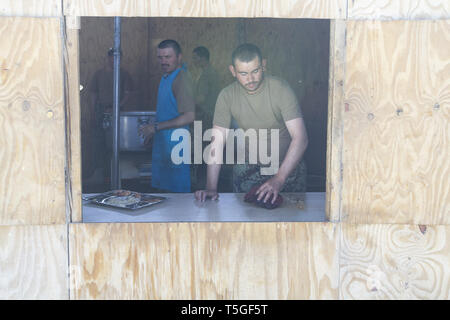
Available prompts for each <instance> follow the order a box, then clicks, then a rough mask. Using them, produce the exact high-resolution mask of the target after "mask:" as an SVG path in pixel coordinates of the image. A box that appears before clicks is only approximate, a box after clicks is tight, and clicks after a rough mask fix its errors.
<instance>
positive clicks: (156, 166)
mask: <svg viewBox="0 0 450 320" xmlns="http://www.w3.org/2000/svg"><path fill="white" fill-rule="evenodd" d="M157 58H158V61H159V63H160V65H161V69H162V71H163V76H162V78H161V81H160V83H159V89H158V98H157V104H156V122H155V123H153V124H148V125H144V126H142V127H141V128H140V129H139V133H140V134H141V135H142V136H143V137H144V143H145V144H147V143H148V142H149V141H150V139H152V138H153V143H152V187H154V188H156V189H157V190H158V191H160V192H190V190H191V176H190V175H191V172H190V165H189V164H186V163H181V164H174V163H173V161H172V159H171V152H172V149H173V147H174V146H175V145H177V144H178V143H180V142H181V139H182V138H180V140H179V141H172V140H171V135H172V132H173V131H174V130H175V129H177V128H185V129H186V130H189V125H190V124H191V123H193V122H194V118H195V101H194V94H193V84H192V77H191V76H190V74H189V72H188V71H187V69H186V66H185V64H184V63H183V60H182V52H181V47H180V45H179V44H178V43H177V42H176V41H175V40H171V39H168V40H164V41H162V42H160V43H159V45H158V48H157Z"/></svg>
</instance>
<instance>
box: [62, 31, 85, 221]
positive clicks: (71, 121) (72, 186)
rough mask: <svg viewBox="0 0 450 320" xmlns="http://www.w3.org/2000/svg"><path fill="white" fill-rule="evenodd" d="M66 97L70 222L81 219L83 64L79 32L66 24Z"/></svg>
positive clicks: (67, 189) (67, 201)
mask: <svg viewBox="0 0 450 320" xmlns="http://www.w3.org/2000/svg"><path fill="white" fill-rule="evenodd" d="M64 50H65V51H64V58H65V59H64V63H65V75H64V76H65V77H66V78H65V84H66V88H65V94H66V103H67V105H66V117H67V119H68V121H67V123H66V139H67V149H68V150H67V159H66V161H67V168H68V170H67V172H68V179H67V183H66V196H67V198H66V199H67V200H66V205H67V209H68V212H69V214H70V216H71V217H70V219H71V220H70V221H71V222H80V221H81V219H82V217H81V210H82V209H81V207H82V201H81V195H82V188H81V131H80V129H81V124H80V117H81V115H80V64H79V52H80V51H79V36H78V30H77V29H69V27H68V25H67V24H66V31H65V46H64Z"/></svg>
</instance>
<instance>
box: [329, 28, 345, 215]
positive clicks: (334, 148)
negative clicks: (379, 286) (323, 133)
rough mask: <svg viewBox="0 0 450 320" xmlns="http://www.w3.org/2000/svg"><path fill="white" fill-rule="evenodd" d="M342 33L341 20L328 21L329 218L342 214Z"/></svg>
mask: <svg viewBox="0 0 450 320" xmlns="http://www.w3.org/2000/svg"><path fill="white" fill-rule="evenodd" d="M345 32H346V23H345V22H344V21H340V20H336V21H332V22H331V25H330V67H329V81H328V88H329V89H328V128H327V168H326V170H327V172H326V181H327V182H326V188H327V189H326V196H327V198H326V206H325V210H326V217H327V220H328V221H339V220H340V213H341V197H342V140H343V133H342V131H343V113H344V110H343V104H344V77H345Z"/></svg>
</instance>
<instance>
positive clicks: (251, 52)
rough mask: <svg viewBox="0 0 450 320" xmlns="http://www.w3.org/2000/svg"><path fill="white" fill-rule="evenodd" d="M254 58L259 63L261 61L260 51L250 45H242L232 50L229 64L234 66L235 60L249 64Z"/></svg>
mask: <svg viewBox="0 0 450 320" xmlns="http://www.w3.org/2000/svg"><path fill="white" fill-rule="evenodd" d="M255 57H258V58H259V61H262V54H261V50H259V48H258V47H257V46H255V45H254V44H252V43H244V44H241V45H240V46H239V47H237V48H236V49H234V51H233V54H232V55H231V64H232V65H233V66H234V62H235V61H236V59H239V61H242V62H250V61H252V60H253V59H254V58H255Z"/></svg>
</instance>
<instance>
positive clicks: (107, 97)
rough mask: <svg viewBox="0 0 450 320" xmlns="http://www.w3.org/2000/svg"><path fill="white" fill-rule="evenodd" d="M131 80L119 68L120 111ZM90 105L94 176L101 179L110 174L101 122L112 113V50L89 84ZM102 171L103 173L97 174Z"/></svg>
mask: <svg viewBox="0 0 450 320" xmlns="http://www.w3.org/2000/svg"><path fill="white" fill-rule="evenodd" d="M133 86H134V84H133V80H132V78H131V76H130V74H129V73H128V72H127V71H126V70H125V69H124V68H122V67H121V68H120V103H119V105H120V109H123V108H124V107H126V106H127V105H128V103H129V102H130V100H131V93H132V91H133ZM89 87H90V103H91V108H93V110H94V125H93V127H94V130H93V135H92V136H93V140H94V152H95V154H96V155H95V157H94V158H95V159H96V163H95V170H96V172H97V173H96V172H94V176H98V175H101V176H102V179H104V178H106V177H108V176H109V174H110V172H109V171H110V155H111V152H110V151H109V150H110V149H111V147H110V148H108V147H107V145H106V137H105V130H104V128H103V121H104V119H105V113H109V114H111V113H112V108H113V97H114V48H110V49H108V52H107V55H106V63H105V65H104V67H102V68H101V69H99V70H97V71H96V72H95V73H94V76H93V77H92V80H91V82H90V86H89ZM101 171H103V173H100V174H99V173H98V172H101Z"/></svg>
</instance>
